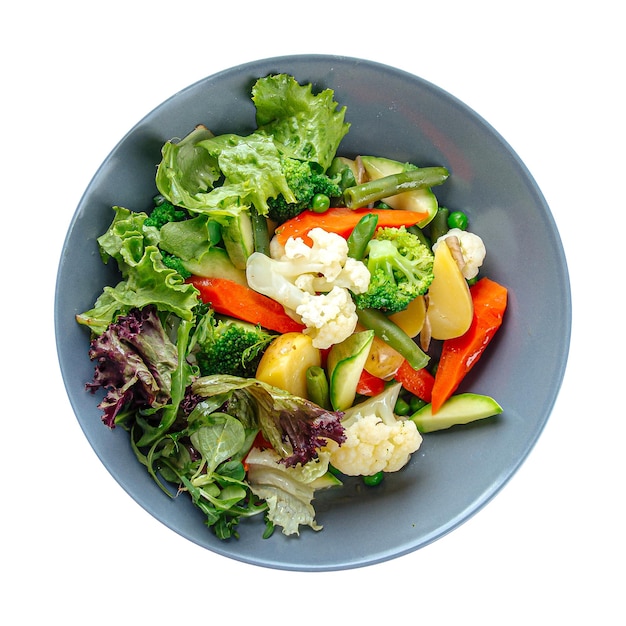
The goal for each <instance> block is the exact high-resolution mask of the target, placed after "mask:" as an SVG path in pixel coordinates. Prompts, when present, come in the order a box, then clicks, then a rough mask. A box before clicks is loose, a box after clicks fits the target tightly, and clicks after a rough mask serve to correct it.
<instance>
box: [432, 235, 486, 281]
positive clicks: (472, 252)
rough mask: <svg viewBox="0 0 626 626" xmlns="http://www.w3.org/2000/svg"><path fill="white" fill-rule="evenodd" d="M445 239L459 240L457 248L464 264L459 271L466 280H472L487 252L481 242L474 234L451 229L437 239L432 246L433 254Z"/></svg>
mask: <svg viewBox="0 0 626 626" xmlns="http://www.w3.org/2000/svg"><path fill="white" fill-rule="evenodd" d="M447 237H456V238H457V239H458V240H459V246H460V248H461V254H462V255H463V260H464V261H465V264H464V265H463V268H462V269H461V271H462V272H463V276H465V278H467V279H468V280H469V279H470V278H474V277H475V276H476V275H477V274H478V270H479V269H480V267H481V265H482V264H483V261H484V260H485V256H486V254H487V250H486V248H485V244H484V243H483V240H482V239H481V238H480V237H479V236H478V235H476V234H475V233H470V232H468V231H467V230H461V229H460V228H451V229H450V230H449V231H448V232H447V233H446V234H445V235H442V236H441V237H439V239H437V241H436V242H435V244H434V245H433V252H434V251H435V250H436V249H437V246H438V245H439V244H441V243H442V242H443V241H444V239H446V238H447Z"/></svg>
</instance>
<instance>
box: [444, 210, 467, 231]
mask: <svg viewBox="0 0 626 626" xmlns="http://www.w3.org/2000/svg"><path fill="white" fill-rule="evenodd" d="M467 222H468V219H467V215H465V213H463V211H452V213H450V215H448V227H449V228H458V229H459V230H467Z"/></svg>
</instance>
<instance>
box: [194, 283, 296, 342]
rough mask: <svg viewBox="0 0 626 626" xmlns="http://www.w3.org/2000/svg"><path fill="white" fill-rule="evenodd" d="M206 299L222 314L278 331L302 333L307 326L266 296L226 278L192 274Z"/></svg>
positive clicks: (196, 286) (203, 298) (195, 284)
mask: <svg viewBox="0 0 626 626" xmlns="http://www.w3.org/2000/svg"><path fill="white" fill-rule="evenodd" d="M187 282H188V283H191V284H192V285H193V286H194V287H195V288H196V289H197V290H198V291H199V292H200V298H201V299H202V301H203V302H205V303H207V304H210V305H211V307H213V309H214V310H215V311H217V312H218V313H221V314H222V315H229V316H230V317H235V318H237V319H240V320H243V321H245V322H250V323H252V324H260V325H261V326H263V328H267V329H269V330H274V331H276V332H278V333H288V332H292V331H295V332H301V331H302V330H303V329H304V325H303V324H300V323H299V322H296V321H295V320H294V319H292V318H291V317H289V315H287V313H285V310H284V309H283V307H282V305H281V304H279V303H278V302H276V301H275V300H272V299H271V298H268V297H267V296H265V295H263V294H261V293H258V292H257V291H254V289H250V287H246V286H245V285H241V284H239V283H236V282H234V281H232V280H228V279H226V278H205V277H199V276H192V277H190V278H188V279H187Z"/></svg>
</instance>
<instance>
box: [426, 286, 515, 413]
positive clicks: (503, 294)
mask: <svg viewBox="0 0 626 626" xmlns="http://www.w3.org/2000/svg"><path fill="white" fill-rule="evenodd" d="M470 293H471V294H472V302H473V303H474V317H473V319H472V323H471V325H470V327H469V329H468V330H467V332H466V333H465V334H464V335H461V336H460V337H455V338H454V339H446V341H444V342H443V347H442V352H441V358H440V360H439V365H438V367H437V373H436V374H435V384H434V386H433V390H432V411H433V413H436V412H437V411H438V410H439V409H440V408H441V405H442V404H443V403H444V402H445V401H446V400H447V399H448V398H449V397H450V396H451V395H452V394H453V393H454V392H455V391H456V389H457V387H458V386H459V385H460V384H461V381H462V380H463V378H465V376H466V374H467V373H468V372H469V371H470V370H471V369H472V368H473V367H474V366H475V365H476V362H477V361H478V360H479V359H480V357H481V356H482V355H483V353H484V351H485V348H486V347H487V345H488V344H489V342H490V341H491V340H492V339H493V336H494V335H495V334H496V331H497V330H498V329H499V328H500V326H501V325H502V319H503V317H504V312H505V310H506V306H507V297H508V291H507V289H506V287H503V286H502V285H500V284H498V283H496V282H495V281H493V280H490V279H489V278H481V279H480V280H479V281H478V282H476V283H475V284H474V285H472V287H470Z"/></svg>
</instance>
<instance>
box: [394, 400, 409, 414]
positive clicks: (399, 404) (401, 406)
mask: <svg viewBox="0 0 626 626" xmlns="http://www.w3.org/2000/svg"><path fill="white" fill-rule="evenodd" d="M393 412H394V413H395V414H396V415H408V414H409V413H410V412H411V405H410V404H409V403H408V402H407V401H406V400H405V399H404V398H398V399H397V400H396V406H395V407H394V408H393Z"/></svg>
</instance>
